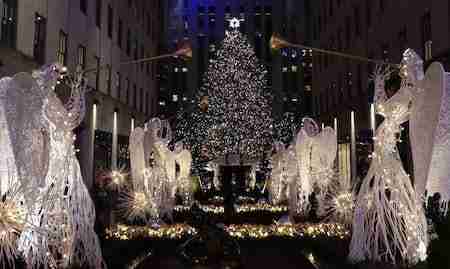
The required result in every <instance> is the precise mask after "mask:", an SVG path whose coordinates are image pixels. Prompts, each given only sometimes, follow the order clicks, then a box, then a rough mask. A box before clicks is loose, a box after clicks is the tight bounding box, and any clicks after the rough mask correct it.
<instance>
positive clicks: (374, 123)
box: [370, 104, 377, 136]
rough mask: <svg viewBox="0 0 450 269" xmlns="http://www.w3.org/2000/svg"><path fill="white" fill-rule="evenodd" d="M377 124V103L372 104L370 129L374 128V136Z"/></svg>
mask: <svg viewBox="0 0 450 269" xmlns="http://www.w3.org/2000/svg"><path fill="white" fill-rule="evenodd" d="M376 124H377V123H376V119H375V104H370V129H371V130H372V136H375V128H376V127H377V125H376Z"/></svg>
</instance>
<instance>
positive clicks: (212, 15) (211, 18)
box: [208, 6, 216, 28]
mask: <svg viewBox="0 0 450 269" xmlns="http://www.w3.org/2000/svg"><path fill="white" fill-rule="evenodd" d="M208 24H209V27H210V28H214V27H216V7H214V6H210V7H209V8H208Z"/></svg>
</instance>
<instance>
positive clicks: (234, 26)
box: [228, 17, 243, 29]
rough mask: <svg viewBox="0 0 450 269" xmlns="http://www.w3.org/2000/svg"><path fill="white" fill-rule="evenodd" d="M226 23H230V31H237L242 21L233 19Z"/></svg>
mask: <svg viewBox="0 0 450 269" xmlns="http://www.w3.org/2000/svg"><path fill="white" fill-rule="evenodd" d="M228 21H229V22H230V27H231V28H232V29H238V28H239V27H241V21H243V20H239V19H238V18H236V17H235V18H232V19H230V20H228Z"/></svg>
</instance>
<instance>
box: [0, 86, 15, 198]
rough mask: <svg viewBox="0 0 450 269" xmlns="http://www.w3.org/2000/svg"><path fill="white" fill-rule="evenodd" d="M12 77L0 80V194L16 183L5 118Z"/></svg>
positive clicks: (12, 153) (12, 154) (13, 159)
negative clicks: (7, 95)
mask: <svg viewBox="0 0 450 269" xmlns="http://www.w3.org/2000/svg"><path fill="white" fill-rule="evenodd" d="M11 80H12V78H10V77H5V78H2V79H1V80H0V152H2V154H1V155H0V196H1V197H2V196H3V195H4V194H6V192H8V191H9V189H10V187H11V186H14V185H15V184H17V181H18V178H17V168H16V163H15V158H14V152H13V147H12V144H11V139H10V137H9V136H10V134H9V128H8V122H7V120H6V110H5V106H6V101H7V99H6V93H7V90H8V87H9V85H10V82H11Z"/></svg>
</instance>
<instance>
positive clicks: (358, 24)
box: [353, 6, 361, 37]
mask: <svg viewBox="0 0 450 269" xmlns="http://www.w3.org/2000/svg"><path fill="white" fill-rule="evenodd" d="M353 15H354V17H355V21H354V22H353V23H354V24H355V35H356V36H357V37H360V36H361V21H360V16H359V6H354V7H353Z"/></svg>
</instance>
